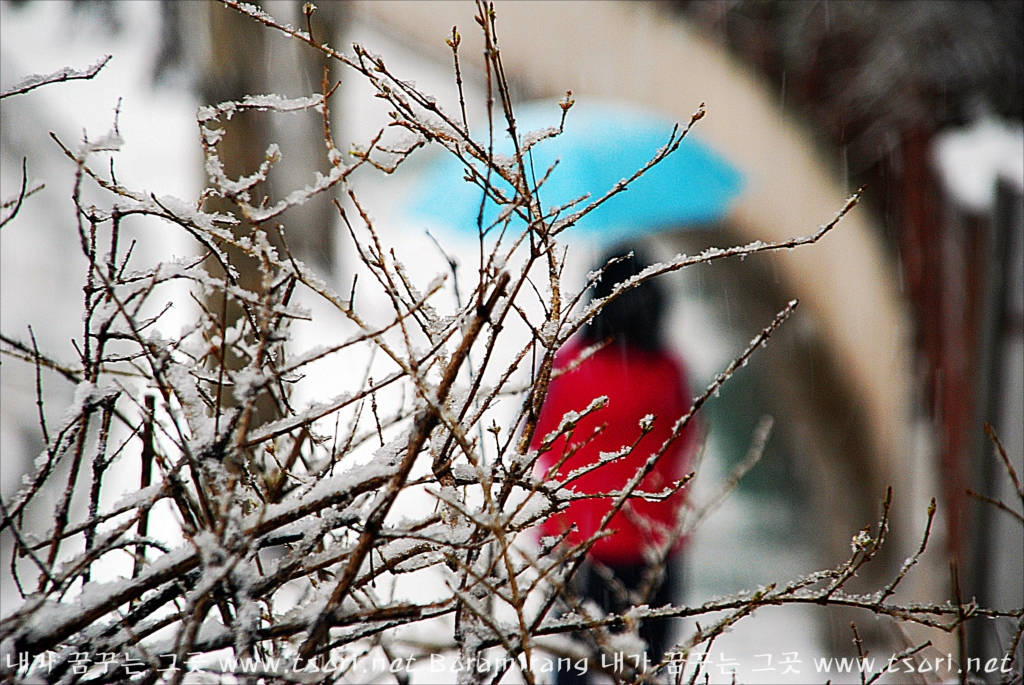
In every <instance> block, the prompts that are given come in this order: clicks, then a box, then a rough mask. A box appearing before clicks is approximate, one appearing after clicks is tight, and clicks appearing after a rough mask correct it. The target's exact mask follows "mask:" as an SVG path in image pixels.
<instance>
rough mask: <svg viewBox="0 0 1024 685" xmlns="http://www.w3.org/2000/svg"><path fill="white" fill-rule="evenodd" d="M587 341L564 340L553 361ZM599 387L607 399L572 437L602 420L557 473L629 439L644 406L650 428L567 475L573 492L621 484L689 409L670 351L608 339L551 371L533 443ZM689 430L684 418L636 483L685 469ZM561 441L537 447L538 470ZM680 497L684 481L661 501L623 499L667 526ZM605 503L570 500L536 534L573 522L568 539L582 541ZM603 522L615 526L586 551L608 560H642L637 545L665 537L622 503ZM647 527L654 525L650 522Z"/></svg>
mask: <svg viewBox="0 0 1024 685" xmlns="http://www.w3.org/2000/svg"><path fill="white" fill-rule="evenodd" d="M586 346H587V343H586V342H585V341H580V340H579V339H573V340H570V341H569V342H568V343H566V345H565V346H564V347H563V348H562V349H561V350H559V351H558V354H557V356H556V357H555V369H562V368H566V367H567V366H569V365H570V364H571V362H572V361H573V360H575V359H576V358H577V357H578V356H579V354H580V352H582V350H583V349H584V348H585V347H586ZM602 395H605V396H607V397H608V403H607V405H606V406H605V408H604V409H601V410H598V411H596V412H594V413H592V414H590V415H589V416H586V417H584V418H583V419H581V420H580V421H579V423H578V425H577V427H576V429H575V432H574V433H573V436H572V444H579V443H583V442H586V441H587V439H588V438H590V437H591V436H592V435H593V433H594V430H595V429H596V428H597V427H598V426H600V425H602V424H607V425H606V426H605V428H604V430H603V431H602V432H601V433H600V434H598V435H597V437H596V438H594V439H593V440H591V441H590V442H589V443H588V444H587V445H585V446H584V447H583V448H581V449H580V450H579V451H578V452H576V454H574V455H573V456H572V457H570V458H569V459H568V460H567V461H566V463H565V464H564V465H563V466H562V467H561V469H560V470H559V475H560V476H565V475H566V474H568V473H569V472H570V471H572V470H574V469H578V468H580V467H582V466H585V465H587V464H591V463H594V462H595V461H597V460H598V457H599V455H600V454H601V453H602V452H616V451H618V450H620V449H621V448H623V447H624V446H628V445H631V444H633V443H634V442H635V441H636V440H637V438H638V437H639V436H640V432H641V430H640V425H639V424H640V420H641V419H642V418H643V417H645V416H647V415H648V414H653V415H654V416H655V417H656V420H655V421H654V429H653V430H652V431H651V432H650V433H649V434H648V435H647V436H645V437H644V438H643V439H642V440H641V441H640V444H639V445H638V446H637V448H636V449H635V450H633V452H632V453H631V454H630V455H628V456H626V457H620V458H618V459H616V460H614V461H612V462H609V463H607V464H605V465H603V466H601V467H599V468H597V469H595V470H594V471H591V472H590V473H588V474H586V475H584V476H582V477H580V478H578V479H577V480H575V481H573V483H571V484H570V485H569V488H570V489H572V490H575V491H576V492H586V493H596V492H608V491H611V490H621V489H622V488H623V487H624V486H625V485H626V483H627V482H628V481H629V479H630V478H632V477H633V476H634V475H635V474H636V471H637V469H638V468H640V467H641V466H643V464H644V463H645V462H646V461H647V459H648V457H650V456H651V454H653V453H654V452H656V451H657V450H658V449H660V447H661V445H662V444H663V443H664V442H665V440H666V439H668V437H669V436H670V435H671V433H672V427H673V426H674V425H675V422H676V420H677V419H679V418H680V417H681V416H683V415H684V414H685V413H686V412H687V411H689V409H690V406H691V404H692V398H691V396H690V394H689V390H688V389H687V385H686V375H685V371H684V367H683V365H682V363H681V361H679V360H678V359H677V358H676V357H675V356H673V355H671V354H669V353H667V352H665V351H647V350H641V349H638V348H632V347H624V346H621V345H614V344H612V345H607V346H605V347H604V348H603V349H601V350H599V351H598V352H597V353H596V354H594V355H593V356H591V357H590V358H589V359H587V360H586V361H584V362H583V363H582V364H580V366H579V367H577V368H576V369H574V370H572V371H570V372H568V373H565V374H563V375H561V376H559V377H558V378H555V379H554V380H553V381H552V382H551V384H550V385H549V386H548V395H547V398H546V399H545V401H544V407H543V409H542V410H541V415H540V421H539V422H538V424H537V430H536V432H535V433H534V436H533V444H532V447H533V448H534V449H538V448H539V446H540V444H541V443H542V442H543V440H544V438H545V436H547V435H548V434H550V433H551V432H552V431H555V430H557V429H558V426H559V424H560V423H561V420H562V417H563V416H564V415H565V413H566V412H568V411H577V412H579V411H582V410H583V409H586V408H587V406H588V405H589V404H590V402H591V401H592V400H593V399H594V398H597V397H600V396H602ZM695 435H696V421H691V422H690V424H689V425H688V426H687V428H686V430H685V431H684V432H683V434H682V435H681V436H680V437H679V438H678V439H677V440H676V442H675V443H674V444H673V445H672V446H671V447H669V449H668V450H666V452H665V453H664V454H663V455H662V457H661V458H660V459H659V460H658V463H657V465H656V466H655V468H654V470H653V471H652V472H651V473H650V474H648V476H647V478H646V479H644V481H643V482H642V483H641V484H640V487H639V488H638V489H640V490H643V491H646V492H660V491H661V490H663V489H664V488H666V487H668V486H669V485H671V484H672V482H673V481H675V480H678V479H679V478H680V477H682V476H683V475H685V474H686V473H687V469H689V468H690V465H691V461H692V455H693V451H694V447H695V443H696V441H695V440H694V436H695ZM565 443H566V438H565V437H564V436H563V437H560V438H559V439H558V440H557V441H555V443H554V444H553V445H552V448H551V450H550V451H549V452H546V453H545V454H543V455H541V457H540V458H539V459H538V461H537V474H538V475H539V476H543V474H545V473H547V471H548V470H549V469H550V468H551V467H552V466H553V465H554V464H555V463H557V462H558V460H559V459H561V457H562V456H563V454H564V450H565V447H566V444H565ZM685 498H686V495H685V489H684V491H680V492H677V493H676V494H675V495H673V496H672V497H671V498H669V499H668V500H665V501H660V502H653V501H646V500H641V499H631V500H630V501H629V503H628V504H627V505H626V506H628V507H631V509H632V511H633V512H634V513H635V514H638V515H639V516H641V517H644V518H646V519H648V520H650V521H653V522H656V523H657V524H661V525H662V526H667V527H669V528H672V527H674V526H675V524H676V521H677V514H678V512H679V509H680V507H682V505H683V503H684V501H685ZM611 505H612V499H610V498H600V499H584V500H576V501H574V502H572V503H571V504H570V505H569V508H568V509H567V510H565V511H564V512H560V513H558V514H555V515H554V516H552V517H551V518H550V519H548V520H547V521H545V522H544V524H542V526H541V534H542V535H558V534H560V533H562V532H563V531H564V530H566V529H567V528H568V527H569V526H570V524H572V523H575V524H576V526H577V529H578V530H577V531H576V532H574V533H571V534H570V536H569V538H568V541H569V542H570V543H578V542H581V541H583V540H585V539H587V538H589V537H590V536H591V535H593V534H594V532H595V531H596V530H597V527H598V525H599V524H600V522H601V519H602V517H603V516H604V515H605V514H606V513H607V512H608V511H609V510H610V509H611ZM609 528H610V529H613V530H617V531H618V532H617V533H615V534H614V535H612V536H610V537H606V538H603V539H602V540H600V541H598V542H597V543H596V544H595V545H594V546H593V547H592V548H591V552H590V555H591V556H592V557H593V558H595V559H597V560H598V561H601V562H603V563H606V564H610V565H629V564H641V563H643V550H644V549H645V548H649V547H651V546H652V543H653V542H660V541H661V540H663V539H664V536H663V535H659V534H658V533H654V535H653V540H652V533H651V529H649V528H648V527H646V526H643V525H641V526H637V525H635V524H634V522H633V521H632V520H630V517H628V516H627V515H626V514H625V513H624V512H623V511H621V510H620V511H619V513H617V514H616V515H615V516H614V517H613V518H612V520H611V522H610V525H609ZM654 530H658V527H657V526H655V527H654Z"/></svg>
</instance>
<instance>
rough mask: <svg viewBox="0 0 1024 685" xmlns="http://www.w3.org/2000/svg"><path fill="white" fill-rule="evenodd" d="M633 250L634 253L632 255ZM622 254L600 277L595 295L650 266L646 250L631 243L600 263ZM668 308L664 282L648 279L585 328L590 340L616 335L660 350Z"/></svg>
mask: <svg viewBox="0 0 1024 685" xmlns="http://www.w3.org/2000/svg"><path fill="white" fill-rule="evenodd" d="M631 252H632V255H630V256H625V255H629V254H630V253H631ZM616 258H619V261H616V262H615V263H614V264H611V265H610V266H607V267H606V268H605V270H604V272H603V273H602V274H601V278H600V280H598V281H597V283H596V284H595V285H594V296H593V299H595V300H596V299H601V298H603V297H607V296H608V295H610V294H611V292H612V290H613V289H614V288H615V286H616V285H618V284H619V283H622V282H623V281H625V280H626V279H628V278H630V277H632V276H635V275H636V274H638V273H640V272H641V271H643V270H644V269H646V268H647V267H648V266H650V264H651V263H650V261H648V260H647V259H646V257H645V255H643V253H642V252H641V251H640V250H639V249H638V248H636V247H634V246H631V245H621V246H619V247H617V248H615V249H613V250H610V251H609V252H607V253H606V254H605V255H604V257H603V258H602V260H601V262H600V263H599V265H600V266H604V265H606V264H608V262H609V261H611V260H613V259H616ZM664 309H665V294H664V292H663V291H662V288H661V284H660V283H656V282H655V281H653V280H651V281H647V282H645V283H641V284H640V285H638V286H635V287H633V288H630V289H629V290H627V291H626V292H624V293H622V294H621V295H619V296H618V297H617V298H615V299H614V300H612V301H611V302H609V303H608V304H606V305H605V306H604V308H603V309H602V310H601V311H600V313H598V315H597V316H595V317H594V318H593V319H591V321H590V323H588V324H587V325H586V326H585V327H584V329H583V335H584V336H585V337H586V338H588V339H589V340H593V341H600V340H605V339H606V338H612V340H613V342H615V343H616V344H619V345H629V346H633V347H639V348H641V349H645V350H656V349H659V348H660V347H661V346H662V341H661V332H662V331H661V329H662V315H663V313H664Z"/></svg>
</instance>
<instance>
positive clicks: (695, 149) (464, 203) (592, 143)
mask: <svg viewBox="0 0 1024 685" xmlns="http://www.w3.org/2000/svg"><path fill="white" fill-rule="evenodd" d="M561 114H562V110H561V109H560V108H559V106H558V103H557V102H556V101H555V100H545V101H539V102H532V103H528V104H525V105H522V106H520V107H517V108H516V126H517V128H518V130H519V132H520V136H521V137H522V136H524V135H526V134H528V133H529V132H531V131H537V130H540V129H544V128H547V127H551V126H555V127H557V126H558V122H559V120H560V118H561ZM672 126H673V123H672V122H670V121H667V120H665V119H662V118H660V117H658V116H655V115H652V114H650V113H647V112H643V111H640V110H637V109H635V108H631V107H627V106H623V105H619V104H609V103H580V102H578V103H577V104H576V105H575V106H573V108H572V109H571V110H569V114H568V117H567V118H566V123H565V130H564V132H563V133H562V134H561V135H559V136H557V137H554V138H549V139H547V140H544V141H542V142H540V143H538V144H537V145H536V146H534V147H533V149H532V150H531V152H530V159H529V162H528V163H527V173H528V174H529V173H531V170H532V174H533V175H534V178H533V179H531V181H533V180H536V179H538V178H542V177H543V175H544V174H545V173H546V172H547V170H548V168H549V167H550V166H551V165H552V164H554V163H555V161H556V160H557V161H558V166H557V167H556V168H555V170H554V172H553V173H552V175H551V177H550V178H549V179H548V180H547V181H546V182H545V183H544V185H543V186H542V187H541V190H540V200H541V204H542V206H543V207H544V208H545V210H546V209H548V208H550V207H557V206H561V205H564V204H566V203H568V202H571V201H573V200H575V199H576V198H578V197H580V196H581V195H583V194H585V193H589V194H590V196H591V197H590V200H593V199H596V198H599V197H601V196H603V195H604V194H605V193H606V192H608V190H610V189H611V188H612V187H613V186H614V185H615V184H616V183H618V182H619V181H620V180H622V179H624V178H629V177H630V176H632V175H633V174H634V173H635V172H636V171H637V169H639V168H641V167H642V166H643V165H644V164H646V163H647V162H648V161H650V159H651V158H652V157H654V155H655V154H656V153H657V151H658V149H659V148H661V147H663V146H664V145H665V144H666V143H667V142H668V140H669V135H670V134H671V132H672ZM495 128H496V133H495V137H496V140H495V152H496V153H500V154H503V155H511V154H512V153H513V152H514V148H513V146H512V141H511V139H510V137H509V136H508V134H507V133H505V132H504V130H503V128H502V127H500V126H496V127H495ZM475 130H476V131H481V132H485V131H486V128H485V127H484V126H479V127H477V128H476V129H475ZM497 131H501V134H500V136H499V134H498V133H497ZM465 175H466V172H465V167H464V165H463V164H462V163H461V162H459V161H458V160H457V159H456V158H455V157H453V156H451V155H445V156H444V157H443V158H439V159H437V160H435V161H434V162H433V163H431V164H430V165H428V166H427V167H426V168H425V169H424V170H423V173H422V176H421V178H420V180H419V185H418V187H417V188H416V190H415V191H414V192H413V195H412V198H413V199H412V203H411V205H412V206H411V210H412V211H411V213H412V215H413V216H414V217H415V218H418V219H422V220H427V221H430V222H431V223H432V224H434V225H440V226H445V227H448V228H449V229H453V230H454V231H456V232H459V233H463V234H469V235H476V232H477V215H478V213H479V211H480V200H481V199H482V195H483V191H482V190H481V189H480V188H479V187H478V186H476V185H474V184H472V183H468V182H467V181H465V180H464V176H465ZM498 185H499V187H500V188H501V189H502V191H505V192H507V194H510V193H511V187H510V186H508V185H507V184H505V183H504V181H500V183H498ZM742 186H743V181H742V177H741V175H740V173H739V171H738V170H737V169H736V168H735V167H733V166H732V165H731V164H729V162H727V161H726V160H725V159H723V158H722V157H721V156H720V155H718V154H717V153H716V152H715V151H713V150H712V149H711V148H709V147H708V146H707V145H706V144H704V143H702V142H700V141H699V140H697V139H695V138H694V136H693V133H690V134H688V135H687V136H686V138H684V139H683V141H682V143H681V144H680V145H679V149H678V150H676V151H675V152H673V153H672V154H671V155H669V156H668V157H667V158H666V159H665V160H663V161H662V162H661V163H659V164H657V165H656V166H655V167H653V168H652V169H650V170H648V171H647V173H646V174H644V175H643V176H642V177H641V178H639V179H637V180H636V181H634V182H633V183H632V184H630V185H629V187H628V188H627V190H626V191H625V192H622V193H620V194H618V195H616V196H615V197H613V198H611V199H610V200H608V201H607V202H606V203H605V204H603V205H602V206H600V207H598V208H597V209H596V210H594V211H593V212H591V213H590V214H588V215H586V216H585V217H583V218H582V219H581V220H580V221H579V223H578V224H577V225H576V226H574V227H572V228H570V229H568V230H569V231H571V232H572V233H574V234H576V235H580V234H581V233H585V234H589V235H591V236H593V237H596V238H597V239H598V240H599V241H601V242H614V241H617V240H622V239H626V238H632V237H637V236H639V235H642V234H645V233H649V232H651V231H657V230H660V229H665V228H679V227H686V226H693V225H699V224H706V223H710V222H714V221H717V220H719V219H721V218H722V217H723V216H724V215H725V213H726V211H727V210H728V207H729V204H730V202H731V201H732V199H733V198H735V197H736V196H737V195H738V194H739V192H740V190H742ZM585 205H586V202H584V203H581V204H579V205H577V206H576V207H575V208H574V209H580V208H582V207H583V206H585ZM498 213H499V210H498V207H497V206H496V205H494V204H493V203H492V202H488V204H487V207H486V209H485V211H484V227H485V228H486V227H487V226H488V225H490V223H491V222H493V221H494V220H495V219H496V218H497V216H498ZM520 225H521V222H520Z"/></svg>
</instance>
